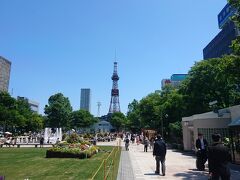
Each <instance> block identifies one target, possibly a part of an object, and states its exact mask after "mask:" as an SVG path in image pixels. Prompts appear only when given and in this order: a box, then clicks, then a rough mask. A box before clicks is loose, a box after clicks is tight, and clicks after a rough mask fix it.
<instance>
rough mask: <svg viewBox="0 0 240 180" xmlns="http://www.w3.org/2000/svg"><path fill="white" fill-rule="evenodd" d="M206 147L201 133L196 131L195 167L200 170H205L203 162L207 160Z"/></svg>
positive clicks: (205, 141)
mask: <svg viewBox="0 0 240 180" xmlns="http://www.w3.org/2000/svg"><path fill="white" fill-rule="evenodd" d="M207 147H208V142H207V140H206V139H204V138H203V134H202V133H198V139H197V140H196V148H197V168H198V169H199V170H201V171H204V170H205V163H206V162H207Z"/></svg>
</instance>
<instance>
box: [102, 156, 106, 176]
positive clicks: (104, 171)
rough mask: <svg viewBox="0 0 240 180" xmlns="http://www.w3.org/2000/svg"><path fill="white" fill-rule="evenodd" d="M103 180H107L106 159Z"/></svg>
mask: <svg viewBox="0 0 240 180" xmlns="http://www.w3.org/2000/svg"><path fill="white" fill-rule="evenodd" d="M103 176H104V177H103V179H104V180H106V159H104V172H103Z"/></svg>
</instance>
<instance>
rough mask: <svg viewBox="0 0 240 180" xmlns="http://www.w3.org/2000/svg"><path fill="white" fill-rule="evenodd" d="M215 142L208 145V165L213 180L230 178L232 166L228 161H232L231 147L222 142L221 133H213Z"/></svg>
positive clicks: (227, 179)
mask: <svg viewBox="0 0 240 180" xmlns="http://www.w3.org/2000/svg"><path fill="white" fill-rule="evenodd" d="M212 140H213V144H212V145H211V146H209V147H208V166H209V175H210V177H211V179H212V180H219V178H220V177H221V179H222V180H230V176H231V173H230V168H229V166H228V163H229V162H230V161H231V154H230V152H229V149H228V148H227V147H226V146H224V145H223V143H222V142H221V135H220V134H213V135H212Z"/></svg>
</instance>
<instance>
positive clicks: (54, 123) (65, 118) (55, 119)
mask: <svg viewBox="0 0 240 180" xmlns="http://www.w3.org/2000/svg"><path fill="white" fill-rule="evenodd" d="M71 113H72V107H71V104H70V101H69V99H68V98H67V97H64V96H63V94H62V93H57V94H55V95H52V96H51V97H50V98H49V99H48V105H46V106H45V114H46V115H47V122H46V124H47V125H48V126H49V127H52V128H53V127H62V128H65V129H68V128H69V126H70V117H71Z"/></svg>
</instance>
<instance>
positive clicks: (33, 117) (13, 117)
mask: <svg viewBox="0 0 240 180" xmlns="http://www.w3.org/2000/svg"><path fill="white" fill-rule="evenodd" d="M43 123H44V120H43V118H42V116H41V115H38V114H36V113H34V112H33V111H32V110H31V109H30V106H29V104H28V102H27V100H24V99H17V100H16V99H14V98H13V97H11V96H10V95H9V94H8V93H7V92H0V126H2V127H3V131H11V132H13V133H14V134H21V133H23V132H29V131H39V130H41V129H42V128H43Z"/></svg>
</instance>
